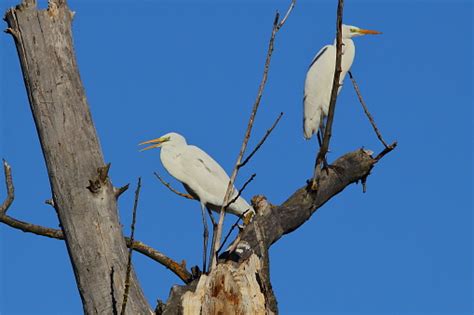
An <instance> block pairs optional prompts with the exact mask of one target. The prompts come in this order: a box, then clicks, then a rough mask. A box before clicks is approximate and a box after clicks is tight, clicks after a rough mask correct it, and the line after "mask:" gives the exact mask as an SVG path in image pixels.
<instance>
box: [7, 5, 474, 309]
mask: <svg viewBox="0 0 474 315" xmlns="http://www.w3.org/2000/svg"><path fill="white" fill-rule="evenodd" d="M44 2H45V1H44ZM69 2H70V6H71V7H72V9H73V10H74V11H76V16H75V20H74V23H73V31H74V40H75V49H76V53H77V59H78V63H79V66H80V71H81V77H82V80H83V82H84V85H85V89H86V93H87V98H88V101H89V104H90V107H91V111H92V115H93V118H94V122H95V126H96V128H97V131H98V134H99V136H100V142H101V145H102V148H103V151H104V155H105V159H106V161H108V162H111V163H112V169H111V178H112V181H113V183H114V184H115V185H117V186H119V185H123V184H125V183H128V182H131V183H132V186H135V184H136V178H137V177H138V176H142V178H143V189H142V195H141V200H140V206H139V210H138V219H137V231H136V237H137V239H139V240H141V241H143V242H145V243H147V244H149V245H151V246H153V247H154V248H156V249H158V250H161V251H163V252H164V253H166V254H167V255H169V256H171V257H172V258H175V259H176V260H179V261H181V260H182V259H185V260H186V261H187V264H188V266H192V265H196V264H200V263H201V228H202V227H201V221H200V211H199V204H198V203H196V202H193V201H189V200H183V199H182V198H180V197H178V196H176V195H173V194H172V193H170V192H169V191H168V190H167V189H166V188H165V187H163V186H162V185H161V184H160V183H159V182H157V180H156V179H155V178H154V177H153V174H152V173H153V171H158V172H160V173H161V174H163V175H165V176H166V178H167V179H168V180H169V181H171V182H172V183H173V184H174V185H175V186H176V187H177V188H181V187H180V185H179V184H178V183H176V181H174V180H172V179H171V178H170V177H169V175H168V174H166V172H165V171H164V169H163V167H162V166H161V164H160V162H159V158H158V156H159V151H158V150H157V151H155V152H153V151H149V152H145V153H139V152H138V150H137V143H138V142H140V141H143V140H148V139H150V138H154V137H157V136H160V135H162V134H164V133H167V132H169V131H177V132H180V133H182V134H183V135H184V136H186V138H187V139H188V142H189V143H191V144H195V145H198V146H200V147H201V148H203V149H204V150H205V151H207V152H208V153H209V154H210V155H212V156H213V157H214V158H215V159H216V160H217V161H219V163H220V164H221V165H222V166H223V167H224V169H226V170H227V171H228V172H230V170H231V168H232V166H233V163H234V161H235V159H236V156H237V153H238V150H239V147H240V142H241V140H242V137H243V133H244V130H245V127H246V124H247V119H248V115H249V112H250V109H251V106H252V103H253V100H254V98H255V95H256V91H257V87H258V83H259V81H260V78H261V73H262V68H263V62H264V58H265V54H266V49H267V44H268V38H269V34H270V31H271V23H272V21H273V18H274V12H275V10H276V9H279V10H280V11H284V10H285V9H286V7H287V4H288V2H289V1H253V2H251V1H240V2H238V1H227V2H225V3H224V2H218V1H197V0H196V1H187V2H183V1H179V2H176V1H159V2H158V1H156V2H155V1H129V2H127V1H96V2H92V1H73V0H70V1H69ZM336 2H337V1H335V0H334V1H298V4H297V7H296V8H295V10H294V11H293V13H292V15H291V17H290V18H289V20H288V21H287V24H286V25H285V27H284V28H283V29H282V30H281V31H280V33H279V34H278V37H277V41H276V47H275V52H274V58H273V60H272V65H271V70H270V78H269V81H268V85H267V89H266V91H265V94H264V97H263V99H262V104H261V110H260V112H259V113H258V116H257V121H256V125H255V129H254V135H255V137H254V138H253V140H252V141H251V147H252V145H254V144H255V143H256V142H257V141H258V140H259V138H260V136H261V135H263V133H264V132H265V130H266V129H267V128H268V127H269V126H270V125H271V123H272V122H273V120H274V119H275V118H276V116H277V115H278V114H279V113H280V112H281V111H283V112H284V113H285V115H284V117H283V119H282V121H281V123H280V125H279V126H278V127H277V129H276V130H275V131H274V133H273V134H272V136H271V138H270V139H269V140H268V141H267V143H266V144H265V145H264V147H263V148H262V150H260V151H259V152H258V154H257V155H256V156H255V158H254V159H253V160H252V161H251V163H249V164H248V166H246V168H245V169H243V171H242V172H241V174H240V176H239V178H238V180H237V182H238V185H237V186H240V185H241V184H242V183H243V182H244V181H245V180H246V179H247V178H248V177H249V176H250V175H251V174H252V173H254V172H255V173H257V177H256V179H255V180H254V181H253V182H252V184H251V185H250V186H249V187H248V189H247V190H246V191H245V193H244V196H245V197H246V199H248V200H249V199H250V198H251V196H253V195H255V194H264V195H266V196H267V197H268V199H269V200H270V201H271V202H273V203H281V202H283V201H284V200H285V199H286V198H287V197H288V196H290V195H291V193H292V192H293V191H295V190H296V189H297V188H299V187H300V186H302V185H303V184H304V183H305V180H306V179H307V178H309V177H310V176H311V172H312V165H313V162H314V155H315V150H316V142H315V141H314V139H313V141H309V142H308V141H305V140H304V139H303V134H302V126H301V121H302V99H301V98H302V89H303V84H304V78H305V74H306V70H307V66H308V64H309V63H310V61H311V59H312V57H313V56H314V54H315V53H316V52H317V51H318V50H319V49H320V47H322V46H323V45H325V44H327V43H332V42H333V39H334V35H335V34H334V28H335V12H336ZM345 2H346V4H345V11H344V21H345V22H346V23H348V24H353V25H357V26H360V27H364V28H370V29H376V30H379V31H382V32H383V35H381V36H366V37H361V38H356V39H355V41H356V42H355V44H356V47H357V52H356V58H355V62H354V64H353V67H352V71H353V74H354V75H355V76H356V79H357V80H358V82H359V85H360V88H361V90H362V94H363V96H364V98H365V100H366V102H367V104H368V106H369V108H370V109H371V111H372V113H373V115H374V116H375V119H376V121H377V123H378V126H379V128H380V129H381V131H382V132H383V134H384V136H385V138H386V139H387V140H388V141H391V140H398V142H399V147H398V148H397V149H396V150H395V151H394V152H393V153H391V154H390V155H388V156H387V157H386V158H385V159H384V160H383V161H382V162H381V163H380V164H379V165H377V166H376V168H375V169H374V170H373V172H372V175H371V176H370V177H369V179H368V182H367V188H368V191H367V193H365V194H363V193H362V188H361V186H360V185H353V186H351V187H348V188H347V189H346V190H345V191H344V192H343V193H341V194H340V195H339V196H337V197H336V198H334V199H333V200H331V201H330V202H329V203H327V204H326V205H325V206H324V207H323V208H322V209H320V210H319V211H318V212H317V213H316V214H315V215H314V216H313V217H312V218H311V220H309V222H307V223H306V224H305V225H304V226H303V227H301V228H300V229H298V230H297V231H296V232H294V233H292V234H290V235H287V236H285V237H283V239H281V240H280V241H279V242H278V243H277V244H276V245H274V246H273V247H272V248H271V278H272V282H273V286H274V290H275V293H276V296H277V298H278V304H279V308H280V311H281V314H439V315H441V314H443V315H445V314H446V315H458V314H459V315H461V314H466V315H467V314H472V313H473V305H472V301H473V300H474V297H473V291H472V290H473V288H472V283H473V280H474V279H473V274H472V266H473V261H472V250H473V244H472V240H473V234H472V225H473V220H472V204H473V202H472V188H473V187H472V176H473V169H472V167H473V162H472V161H473V159H472V158H473V157H472V149H473V142H472V135H473V128H472V119H473V115H472V104H473V102H472V86H473V82H472V81H473V80H472V69H473V64H472V58H473V54H472V52H473V51H472V49H473V25H472V23H473V3H472V2H471V1H448V0H445V1H350V0H348V1H345ZM14 4H16V1H10V0H2V1H1V2H0V9H1V11H2V12H3V11H5V10H6V9H7V8H8V7H10V6H13V5H14ZM41 4H42V5H44V3H41ZM4 27H6V25H5V24H4ZM0 52H1V56H0V57H1V58H0V64H1V68H0V69H1V71H0V82H1V84H0V99H1V100H2V101H1V112H0V126H1V127H0V141H1V142H0V144H1V146H0V156H1V157H4V158H6V159H7V160H8V162H9V163H10V164H11V165H12V167H13V175H14V181H15V184H16V200H15V202H14V204H13V206H12V207H11V209H10V211H9V213H10V214H11V215H13V216H15V217H17V218H19V219H22V220H26V221H30V222H33V223H36V224H43V225H46V226H50V227H58V221H57V218H56V215H55V213H54V211H53V209H52V208H51V207H50V206H48V205H45V204H44V203H43V202H44V200H46V199H49V198H50V195H51V192H50V189H49V183H48V178H47V174H46V170H45V165H44V160H43V157H42V153H41V149H40V146H39V142H38V138H37V135H36V130H35V127H34V124H33V120H32V116H31V112H30V110H29V106H28V100H27V97H26V93H25V88H24V84H23V81H22V77H21V72H20V68H19V63H18V58H17V56H16V51H15V48H14V44H13V41H12V39H11V37H10V36H9V35H6V34H3V35H0ZM362 146H364V147H367V148H370V149H372V150H374V151H379V150H381V149H382V148H381V145H380V144H379V143H378V141H377V139H376V137H375V136H374V134H373V133H372V130H371V128H370V125H369V124H368V122H367V120H366V119H365V117H364V115H363V112H362V109H361V107H360V105H359V103H358V101H357V99H356V95H355V93H354V90H353V89H352V86H351V84H350V81H346V84H345V86H344V88H343V90H342V92H341V94H340V97H339V99H338V107H337V111H336V118H335V122H334V135H333V141H332V143H331V153H330V154H329V159H330V160H331V159H334V158H337V157H338V156H340V155H342V154H344V153H346V152H348V151H352V150H354V149H356V148H359V147H362ZM133 189H134V187H133ZM133 189H131V190H130V191H129V192H128V193H126V194H125V195H124V196H123V197H121V199H120V217H121V220H122V223H123V224H124V226H125V227H124V231H125V233H127V234H128V233H129V228H128V226H129V224H130V219H131V213H130V210H131V207H132V203H133V196H132V195H133ZM0 191H1V193H0V196H2V197H1V198H2V199H3V196H4V188H3V187H2V188H1V189H0ZM231 221H233V219H232V220H231ZM134 263H135V268H136V270H137V272H138V276H139V279H140V282H141V284H142V286H143V288H144V291H145V294H146V296H147V297H148V299H149V301H150V303H151V304H152V305H153V306H154V305H155V301H156V299H158V298H159V299H163V300H165V299H166V298H167V296H168V293H169V289H170V287H171V286H172V285H173V284H179V283H180V280H179V279H178V278H177V277H175V276H174V275H173V274H171V273H170V272H169V271H167V270H166V269H165V268H164V267H162V266H161V265H158V264H157V263H155V262H153V261H151V260H150V259H148V258H146V257H143V256H141V255H140V254H135V255H134ZM81 312H82V306H81V303H80V298H79V294H78V292H77V289H76V287H75V281H74V276H73V273H72V268H71V266H70V263H69V259H68V256H67V253H66V248H65V246H64V244H63V243H62V242H61V241H56V240H50V239H45V238H41V237H38V236H34V235H31V234H25V233H22V232H19V231H17V230H13V229H11V228H8V227H6V226H3V225H2V226H0V313H1V314H80V313H81Z"/></svg>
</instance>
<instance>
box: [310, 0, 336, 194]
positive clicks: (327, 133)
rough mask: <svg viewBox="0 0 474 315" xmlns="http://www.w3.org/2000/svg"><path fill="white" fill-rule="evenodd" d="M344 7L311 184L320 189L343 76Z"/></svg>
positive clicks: (313, 187)
mask: <svg viewBox="0 0 474 315" xmlns="http://www.w3.org/2000/svg"><path fill="white" fill-rule="evenodd" d="M343 8H344V0H339V2H338V5H337V22H336V30H337V36H336V68H335V71H334V79H333V81H332V90H331V99H330V102H329V111H328V117H327V120H326V128H325V129H324V137H323V143H322V144H321V148H320V149H319V153H318V155H317V157H316V164H315V166H314V175H313V183H312V185H311V187H312V189H314V190H316V189H318V187H317V186H318V183H317V181H318V170H319V168H320V165H321V163H322V162H323V161H324V159H325V158H326V153H327V152H328V150H329V142H330V140H331V131H332V123H333V120H334V113H335V109H336V100H337V94H338V93H337V92H338V90H339V86H340V84H339V80H340V77H341V71H342V68H341V61H342V13H343Z"/></svg>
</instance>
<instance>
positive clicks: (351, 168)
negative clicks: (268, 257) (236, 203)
mask: <svg viewBox="0 0 474 315" xmlns="http://www.w3.org/2000/svg"><path fill="white" fill-rule="evenodd" d="M379 160H380V159H377V158H373V157H372V156H371V155H369V153H368V151H367V150H362V149H359V150H356V151H354V152H350V153H347V154H345V155H343V156H341V157H340V158H338V159H337V160H336V161H335V162H334V164H333V165H334V166H336V167H337V168H338V169H339V170H343V171H342V173H341V172H340V171H339V172H336V171H335V170H333V169H328V172H321V174H320V179H319V187H318V190H317V191H314V190H312V189H311V187H310V186H311V181H308V184H307V185H305V186H304V187H302V188H300V189H298V190H297V191H296V192H294V193H293V195H291V196H290V197H289V198H288V199H287V200H286V201H285V202H284V203H283V204H281V205H279V206H276V205H271V204H270V203H268V202H267V201H266V199H265V197H262V196H256V197H254V199H253V200H252V203H253V204H254V208H255V210H256V212H257V215H256V216H255V218H254V219H253V221H252V222H250V224H249V225H247V226H246V227H245V228H244V230H243V231H242V232H241V235H240V242H239V244H238V245H237V246H236V250H235V252H234V253H229V252H227V253H223V254H222V255H221V258H228V257H234V258H233V259H237V260H242V259H245V258H247V257H249V255H250V254H251V253H252V252H255V253H257V255H260V253H261V251H262V248H261V245H262V242H263V245H264V247H263V248H264V249H268V248H269V247H270V246H271V245H272V244H274V243H275V242H276V241H277V240H278V239H280V238H281V236H283V235H285V234H288V233H291V232H292V231H294V230H296V229H297V228H298V227H300V226H301V225H302V224H303V223H304V222H306V221H307V220H308V219H309V218H310V217H311V216H312V215H313V214H314V212H316V210H318V209H319V208H320V207H321V206H322V205H324V204H325V203H326V202H327V201H328V200H330V199H331V198H332V197H334V196H335V195H337V194H338V193H340V192H341V191H342V190H344V189H345V188H346V187H347V186H348V185H350V184H352V183H355V182H357V181H359V180H362V179H364V178H366V177H367V176H368V175H369V174H370V171H371V170H372V168H373V167H374V166H375V164H376V163H377V162H378V161H379ZM259 231H260V232H259ZM235 255H237V256H235Z"/></svg>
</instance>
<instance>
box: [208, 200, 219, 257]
mask: <svg viewBox="0 0 474 315" xmlns="http://www.w3.org/2000/svg"><path fill="white" fill-rule="evenodd" d="M207 213H208V214H209V218H210V219H211V223H212V241H211V253H210V254H209V255H211V256H210V257H211V258H210V260H209V264H212V263H213V261H214V259H217V257H212V255H216V249H215V248H214V244H215V243H216V229H217V222H216V220H215V219H214V215H213V214H212V211H211V210H210V209H209V208H207Z"/></svg>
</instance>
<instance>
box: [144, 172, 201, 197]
mask: <svg viewBox="0 0 474 315" xmlns="http://www.w3.org/2000/svg"><path fill="white" fill-rule="evenodd" d="M153 174H155V176H156V178H158V179H159V180H160V182H161V183H162V184H163V185H165V186H166V188H168V189H169V190H171V192H174V193H175V194H177V195H178V196H181V197H184V198H187V199H192V200H194V199H195V198H194V197H193V196H191V195H190V194H185V193H182V192H179V191H178V190H176V189H174V188H173V187H172V186H171V184H170V183H167V182H165V181H164V179H163V178H161V176H160V175H158V173H157V172H153Z"/></svg>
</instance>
